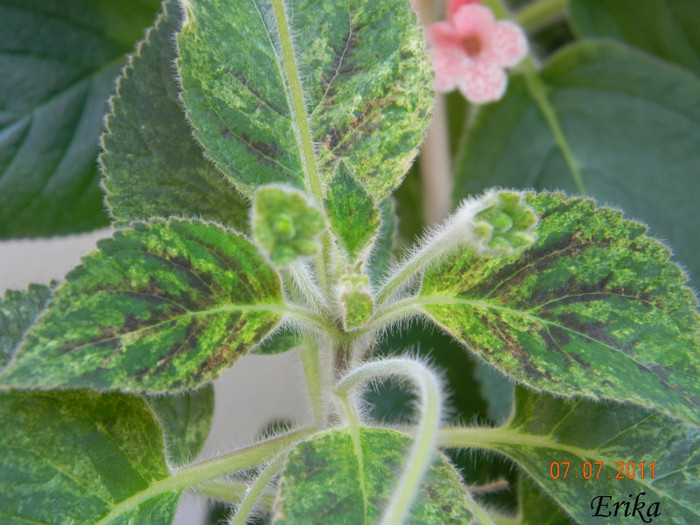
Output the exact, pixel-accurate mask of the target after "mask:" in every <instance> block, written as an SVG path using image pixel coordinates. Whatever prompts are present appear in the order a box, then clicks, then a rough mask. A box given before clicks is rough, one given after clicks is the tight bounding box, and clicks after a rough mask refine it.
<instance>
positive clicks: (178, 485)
mask: <svg viewBox="0 0 700 525" xmlns="http://www.w3.org/2000/svg"><path fill="white" fill-rule="evenodd" d="M314 432H316V429H315V428H306V429H302V430H297V431H295V432H290V433H289V434H284V435H282V436H279V437H276V438H273V439H270V440H267V441H263V442H262V443H258V444H256V445H253V446H250V447H246V448H244V449H241V450H237V451H235V452H232V453H230V454H225V455H223V456H219V457H217V458H213V459H210V460H207V461H203V462H201V463H195V464H193V465H190V466H188V467H183V468H181V469H177V470H175V471H174V472H173V473H172V475H171V476H170V477H167V478H165V479H162V480H159V481H155V482H153V483H151V484H150V485H149V486H148V487H147V488H145V489H144V490H142V491H141V492H137V493H136V494H134V495H132V496H131V497H129V498H127V499H125V500H124V501H121V502H119V503H118V504H116V505H115V506H114V507H112V510H111V512H110V513H109V514H107V515H106V516H105V517H103V518H102V519H101V520H100V521H98V522H97V524H96V525H107V524H108V523H111V522H112V520H114V519H116V518H117V517H119V516H121V515H123V514H124V513H126V512H130V511H132V510H134V509H136V508H138V506H139V505H141V504H142V503H143V502H145V501H147V500H149V499H151V498H153V497H155V496H158V495H159V494H164V493H166V492H170V493H173V492H178V491H181V490H184V489H186V488H188V487H191V486H193V485H198V484H200V483H202V482H204V481H207V480H211V479H216V478H219V477H221V476H226V475H227V474H231V473H234V472H239V471H241V470H245V469H249V468H251V467H254V466H256V465H259V464H261V463H264V462H265V461H267V460H269V459H270V458H271V457H273V456H275V455H277V454H279V453H280V452H282V451H283V450H286V449H288V448H290V447H292V446H294V445H295V444H297V443H298V442H299V441H301V440H303V439H304V438H306V437H308V436H309V435H311V434H313V433H314Z"/></svg>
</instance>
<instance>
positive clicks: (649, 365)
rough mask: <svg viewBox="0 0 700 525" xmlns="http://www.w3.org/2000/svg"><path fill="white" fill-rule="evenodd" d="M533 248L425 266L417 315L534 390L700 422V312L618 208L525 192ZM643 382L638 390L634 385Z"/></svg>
mask: <svg viewBox="0 0 700 525" xmlns="http://www.w3.org/2000/svg"><path fill="white" fill-rule="evenodd" d="M527 201H528V202H529V203H530V204H531V205H532V206H533V207H534V208H535V210H536V211H537V212H538V214H539V215H540V217H541V221H540V223H539V225H538V226H537V228H536V233H537V236H538V239H539V240H538V242H537V243H536V244H535V245H534V246H533V248H531V249H530V250H528V251H525V252H524V253H523V254H522V255H520V256H517V255H516V256H510V257H502V258H477V257H475V256H474V254H473V253H472V252H470V251H463V252H462V253H457V254H454V255H451V256H448V257H446V258H445V259H444V260H443V261H442V262H440V263H439V264H436V265H435V266H434V267H432V268H431V269H429V270H428V272H427V273H426V276H425V278H424V281H423V284H422V288H421V291H420V297H419V298H418V299H417V301H418V302H419V303H421V304H422V305H423V308H424V309H425V312H426V313H427V314H428V315H429V316H430V317H431V318H432V319H433V320H434V321H436V322H437V323H438V324H439V325H440V326H442V327H443V328H444V329H445V330H447V331H448V332H449V333H451V334H452V335H453V336H454V337H455V338H457V339H458V340H459V341H460V342H462V343H463V344H464V345H465V346H466V347H467V348H469V349H470V350H472V351H474V352H476V353H477V354H479V355H480V356H481V357H483V358H484V359H486V360H487V361H489V362H490V363H491V364H493V365H494V366H495V367H496V368H498V369H499V370H501V371H502V372H503V373H505V374H507V375H509V376H511V377H512V378H514V379H515V380H516V381H518V382H521V383H525V384H527V385H529V386H531V387H532V388H535V389H542V390H547V391H550V392H556V393H557V394H559V395H562V396H573V395H584V396H589V397H593V398H606V399H614V400H619V401H631V402H634V403H638V404H641V405H645V406H655V407H657V408H659V409H660V410H662V411H665V412H668V413H671V414H674V415H677V416H679V417H682V418H686V419H687V420H689V421H694V422H696V423H698V422H700V391H699V390H698V386H697V377H698V376H699V375H700V315H698V313H697V311H696V308H697V300H696V298H695V296H694V295H693V292H692V291H691V290H690V289H689V288H688V287H687V286H686V277H685V275H684V274H683V272H682V271H681V269H680V268H679V267H678V266H677V265H675V264H673V263H671V262H669V260H668V259H669V256H670V252H669V250H668V249H667V248H665V247H664V246H663V245H662V244H661V243H659V242H658V241H655V240H653V239H651V238H649V237H647V236H645V232H646V228H645V227H644V226H642V225H641V224H639V223H635V222H631V221H627V220H623V219H622V217H621V215H622V214H621V213H620V212H619V211H615V210H611V209H608V208H598V209H596V207H595V204H594V203H593V201H590V200H586V199H566V197H565V196H564V195H562V194H541V195H537V196H535V195H533V194H529V196H528V199H527ZM640 385H643V388H640Z"/></svg>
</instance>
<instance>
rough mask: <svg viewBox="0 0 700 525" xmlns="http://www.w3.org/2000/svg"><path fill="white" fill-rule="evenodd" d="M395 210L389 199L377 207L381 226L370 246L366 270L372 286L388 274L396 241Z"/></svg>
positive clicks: (392, 202)
mask: <svg viewBox="0 0 700 525" xmlns="http://www.w3.org/2000/svg"><path fill="white" fill-rule="evenodd" d="M395 208H396V203H395V201H394V199H393V198H391V197H390V198H388V199H386V200H385V201H384V202H382V203H381V204H380V205H379V218H380V220H381V225H380V226H379V233H378V234H377V237H376V238H375V240H374V244H373V245H372V249H371V251H370V254H369V260H368V261H367V268H366V270H367V272H368V273H369V280H370V282H371V283H372V284H373V285H377V284H379V283H380V282H382V281H383V280H384V278H385V277H386V276H387V274H388V273H389V268H390V265H391V263H392V259H393V251H392V250H393V248H394V241H395V240H396V229H397V227H398V224H397V223H398V222H399V221H398V219H397V218H396V212H395Z"/></svg>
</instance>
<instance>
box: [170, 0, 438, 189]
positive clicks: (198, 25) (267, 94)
mask: <svg viewBox="0 0 700 525" xmlns="http://www.w3.org/2000/svg"><path fill="white" fill-rule="evenodd" d="M185 7H186V10H187V19H186V21H185V25H184V27H183V30H182V33H181V34H180V35H179V37H178V45H179V50H180V57H181V58H180V60H179V62H178V67H179V70H180V74H181V76H182V86H183V88H184V93H183V99H184V101H185V104H186V105H187V108H188V111H189V117H190V119H191V120H192V123H193V124H194V128H195V135H196V137H197V138H198V139H199V140H200V141H201V142H202V144H203V145H204V147H205V149H206V151H207V154H208V155H209V156H210V157H211V158H212V159H213V160H214V161H215V162H216V163H217V165H218V166H219V167H220V168H221V170H222V171H223V172H224V173H225V174H226V175H227V176H228V177H230V179H231V180H232V181H233V182H234V183H235V184H236V185H237V187H238V188H239V189H240V190H241V191H242V192H244V193H246V194H247V195H251V194H252V192H253V190H254V188H255V187H256V186H259V185H262V184H268V183H272V182H284V183H289V184H292V185H295V186H297V187H303V185H304V184H307V186H308V189H309V190H310V191H311V192H312V193H313V194H314V195H315V196H316V197H317V198H319V199H320V198H321V194H320V183H319V181H325V180H329V179H330V178H331V177H332V175H333V170H334V168H335V166H336V165H337V163H338V160H341V159H342V160H344V161H345V162H346V163H347V165H348V168H349V169H350V171H351V173H353V174H354V175H355V176H356V177H357V179H358V180H359V181H360V182H362V183H363V184H364V186H365V187H366V188H367V190H368V191H369V192H370V194H371V195H372V196H373V197H374V198H375V200H377V201H378V202H379V201H381V200H383V199H384V198H385V197H387V196H388V195H389V193H390V192H391V191H392V190H393V189H394V188H395V187H396V186H397V185H398V184H399V182H400V181H401V179H402V178H403V176H404V173H405V172H406V170H407V169H408V166H409V165H410V162H411V159H412V158H413V156H414V155H415V153H416V148H417V147H418V145H419V144H420V142H421V141H422V138H423V132H424V130H425V128H426V125H427V122H428V114H429V110H430V108H431V105H432V97H433V95H432V92H431V89H430V84H431V80H430V73H429V67H428V62H427V59H426V55H425V51H424V48H423V38H422V35H421V31H420V29H419V28H418V26H417V25H416V18H415V15H414V14H413V13H412V11H411V9H410V5H409V2H408V1H405V0H385V1H382V2H375V1H373V0H357V1H353V2H347V1H345V0H329V1H326V2H319V1H317V0H300V1H297V2H293V3H291V2H286V3H285V2H283V1H282V0H252V1H249V2H240V1H239V0H216V1H204V0H192V1H188V2H186V4H185ZM314 144H316V147H314Z"/></svg>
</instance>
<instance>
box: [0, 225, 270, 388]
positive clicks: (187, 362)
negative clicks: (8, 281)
mask: <svg viewBox="0 0 700 525" xmlns="http://www.w3.org/2000/svg"><path fill="white" fill-rule="evenodd" d="M98 247H99V250H97V251H96V252H93V253H91V254H89V255H87V256H86V257H85V258H84V259H83V264H82V265H81V266H79V267H78V268H76V269H75V270H73V271H72V272H71V273H69V274H68V276H67V280H68V282H67V283H66V284H65V285H63V286H61V287H60V288H58V289H57V290H56V293H55V299H54V301H53V302H52V303H51V305H50V307H49V309H48V310H47V311H46V312H45V313H44V315H42V316H41V317H40V318H39V320H38V321H37V324H36V325H34V328H32V330H31V331H30V332H29V333H28V334H27V336H26V337H25V340H24V343H23V345H22V346H21V347H20V349H19V350H18V352H17V354H16V355H15V358H14V360H13V361H12V362H11V363H10V364H9V365H8V367H7V368H6V369H5V371H4V372H3V374H1V375H0V385H3V386H5V387H13V388H26V387H40V388H76V387H84V386H86V387H90V388H94V389H99V390H114V389H119V390H122V391H136V392H146V391H147V392H166V391H172V390H182V389H185V388H193V387H196V386H197V385H201V384H203V383H205V382H207V381H209V380H211V379H214V378H215V377H217V376H218V375H219V374H220V373H221V372H222V371H223V370H224V369H225V368H226V367H228V366H230V365H231V364H232V363H233V362H234V361H235V360H236V359H238V358H239V357H240V356H241V355H243V354H244V353H245V352H246V351H248V350H249V349H251V348H252V347H254V346H255V345H256V344H257V343H258V341H260V340H261V339H262V338H263V337H264V336H265V334H267V333H268V332H269V331H270V330H272V329H273V328H274V327H275V325H276V324H277V323H278V322H279V320H280V318H281V313H280V311H281V308H280V304H281V302H282V294H281V287H280V280H279V276H278V274H277V273H276V272H275V271H274V270H273V269H272V268H271V267H270V266H269V264H268V263H267V262H266V261H265V260H264V259H263V257H262V256H261V255H260V254H259V253H258V251H257V249H256V248H255V247H254V246H253V245H252V244H251V243H250V242H249V241H248V240H246V239H245V238H244V237H242V236H241V235H239V234H237V233H235V232H232V231H230V230H225V229H223V228H221V227H219V226H216V225H214V224H208V223H203V222H199V221H183V220H171V221H165V220H162V219H158V220H153V221H152V222H150V223H136V224H135V225H134V226H133V228H131V229H125V230H121V231H119V232H117V233H116V234H115V236H114V238H113V239H107V240H103V241H101V242H99V243H98Z"/></svg>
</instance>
